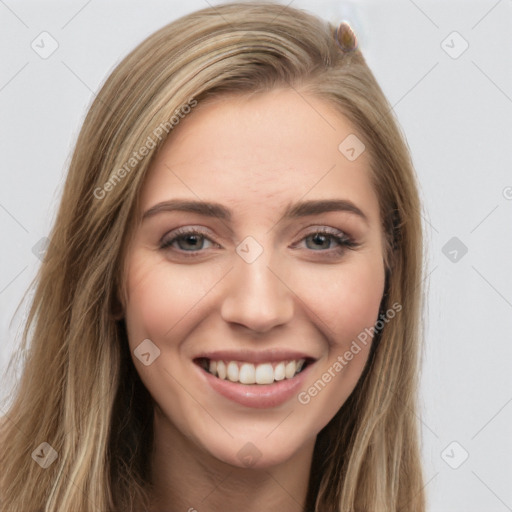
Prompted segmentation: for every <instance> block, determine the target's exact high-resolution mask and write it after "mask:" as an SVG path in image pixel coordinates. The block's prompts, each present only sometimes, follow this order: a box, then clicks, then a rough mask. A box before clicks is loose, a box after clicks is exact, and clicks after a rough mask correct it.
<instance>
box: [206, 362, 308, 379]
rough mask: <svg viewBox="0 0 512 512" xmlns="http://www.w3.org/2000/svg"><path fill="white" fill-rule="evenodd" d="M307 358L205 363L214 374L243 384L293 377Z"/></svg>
mask: <svg viewBox="0 0 512 512" xmlns="http://www.w3.org/2000/svg"><path fill="white" fill-rule="evenodd" d="M304 363H305V359H299V360H296V361H281V362H279V363H262V364H258V365H254V364H251V363H238V362H237V361H226V362H224V361H213V360H210V361H209V364H207V365H205V367H207V368H208V370H209V372H210V373H211V374H212V375H215V376H216V377H218V378H219V379H226V378H227V379H228V380H230V381H231V382H240V383H241V384H272V383H273V382H274V381H280V380H283V379H285V378H286V379H291V378H293V377H294V376H295V375H297V373H299V372H300V371H301V370H302V368H303V367H304Z"/></svg>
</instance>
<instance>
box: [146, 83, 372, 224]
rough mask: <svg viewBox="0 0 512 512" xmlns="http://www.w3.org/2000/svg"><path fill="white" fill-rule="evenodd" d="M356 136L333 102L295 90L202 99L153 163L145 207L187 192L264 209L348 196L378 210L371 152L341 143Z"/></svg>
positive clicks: (186, 195)
mask: <svg viewBox="0 0 512 512" xmlns="http://www.w3.org/2000/svg"><path fill="white" fill-rule="evenodd" d="M354 136H357V137H359V138H361V135H360V134H356V130H355V128H354V126H352V125H351V123H350V122H349V121H348V120H347V119H346V118H345V117H344V116H342V115H341V114H340V113H339V112H338V111H337V110H335V109H334V108H333V107H332V105H330V104H329V103H327V102H326V101H325V100H321V99H319V98H316V97H313V96H311V95H306V94H304V93H303V92H301V93H299V92H297V91H295V90H293V89H280V90H273V91H271V92H265V93H258V94H253V95H237V96H223V97H218V98H215V99H214V100H213V101H212V100H209V101H207V102H205V103H199V105H198V106H197V107H195V109H194V110H193V111H192V112H191V113H190V114H189V115H188V116H187V117H185V118H184V119H182V120H181V121H180V123H179V124H178V125H177V126H175V128H174V129H173V131H172V132H171V135H170V136H169V138H168V139H167V141H166V142H165V144H164V146H163V147H162V148H161V150H160V151H159V153H158V155H157V156H156V158H155V160H154V161H153V163H152V165H151V168H150V169H149V171H148V176H147V177H146V181H145V184H144V186H143V190H142V194H141V207H142V208H143V209H147V208H149V207H151V206H152V205H153V204H154V203H157V202H160V201H165V200H168V199H169V198H171V197H172V198H189V199H202V200H213V201H218V202H223V203H225V204H228V205H230V207H233V208H239V210H240V211H241V212H247V213H248V214H254V213H258V212H259V213H260V214H263V215H264V214H265V213H269V210H268V207H269V206H272V208H276V207H278V206H279V205H281V206H284V205H286V204H289V203H290V202H295V201H298V200H299V199H305V200H307V199H317V198H323V199H329V198H336V199H338V198H347V199H350V200H351V201H353V202H356V203H361V204H363V205H364V206H365V209H366V210H367V213H368V215H369V216H370V217H371V216H372V215H373V216H375V215H376V216H378V206H377V203H378V201H377V197H376V194H375V191H374V189H373V186H372V183H371V177H370V157H369V155H368V152H367V151H363V153H362V154H361V155H360V156H358V157H357V158H356V159H355V160H352V161H351V160H349V159H348V158H347V157H346V154H345V153H343V152H342V151H340V148H339V146H340V144H341V143H342V142H343V141H344V140H346V139H347V137H354ZM348 140H349V141H350V140H352V139H350V138H349V139H348ZM343 147H344V146H342V149H343Z"/></svg>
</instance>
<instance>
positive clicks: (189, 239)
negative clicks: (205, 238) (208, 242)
mask: <svg viewBox="0 0 512 512" xmlns="http://www.w3.org/2000/svg"><path fill="white" fill-rule="evenodd" d="M200 238H201V237H200V236H197V235H187V236H186V237H185V238H184V239H183V240H184V242H185V246H191V247H193V248H194V247H198V246H199V239H200Z"/></svg>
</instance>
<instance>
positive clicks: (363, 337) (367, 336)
mask: <svg viewBox="0 0 512 512" xmlns="http://www.w3.org/2000/svg"><path fill="white" fill-rule="evenodd" d="M401 310H402V305H401V304H400V303H398V302H395V303H394V304H393V305H392V306H391V307H390V308H389V309H388V310H387V311H386V312H385V313H384V314H383V315H381V316H380V317H379V319H378V320H377V322H375V325H374V326H373V327H370V328H368V327H366V328H365V329H364V331H361V332H360V333H359V334H358V335H357V339H355V340H352V343H351V345H350V348H349V349H348V350H346V351H345V352H344V353H343V354H341V355H339V356H338V357H337V359H336V361H335V362H334V363H333V364H332V365H331V366H330V367H329V368H328V369H327V370H326V371H325V372H324V373H323V374H322V375H321V377H320V378H319V379H317V380H316V381H315V382H314V384H313V385H311V386H310V387H309V388H308V389H307V390H305V391H301V392H300V393H299V394H298V395H297V399H298V401H299V402H300V403H301V404H302V405H307V404H309V402H311V399H312V398H314V397H315V396H317V395H318V393H320V392H321V391H322V390H323V389H324V388H325V387H326V386H327V384H329V382H331V380H332V379H334V378H335V377H336V375H338V374H339V373H340V372H341V370H343V368H345V366H347V365H348V363H349V362H350V361H352V359H353V358H354V356H355V355H357V354H359V352H361V350H362V348H361V345H363V346H366V345H367V344H368V341H371V340H372V339H373V336H374V335H375V333H376V332H377V331H380V330H382V329H383V328H384V326H385V325H386V324H387V323H388V322H389V321H390V320H392V319H393V318H395V316H396V314H397V313H399V312H400V311H401Z"/></svg>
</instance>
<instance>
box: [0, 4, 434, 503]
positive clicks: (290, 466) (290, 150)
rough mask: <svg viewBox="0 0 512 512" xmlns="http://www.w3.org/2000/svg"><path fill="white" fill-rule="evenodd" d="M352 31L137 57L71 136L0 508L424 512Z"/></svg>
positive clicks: (208, 30) (393, 195) (286, 18)
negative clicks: (70, 154)
mask: <svg viewBox="0 0 512 512" xmlns="http://www.w3.org/2000/svg"><path fill="white" fill-rule="evenodd" d="M419 209H420V205H419V200H418V194H417V190H416V182H415V176H414V172H413V169H412V165H411V161H410V158H409V155H408V152H407V148H406V145H405V143H404V141H403V139H402V138H401V135H400V132H399V129H398V127H397V124H396V122H395V120H394V119H393V117H392V114H391V109H390V106H389V104H388V103H387V101H386V99H385V97H384V95H383V93H382V91H381V89H380V88H379V86H378V84H377V83H376V81H375V79H374V77H373V75H372V73H371V71H370V70H369V68H368V67H367V65H366V63H365V61H364V58H363V56H362V54H361V52H360V51H359V50H358V49H357V45H356V41H355V36H354V34H353V33H352V31H351V29H350V27H349V26H348V25H347V24H345V23H342V24H341V25H340V26H339V27H338V28H336V27H333V26H332V25H330V24H327V23H325V22H323V21H321V20H319V19H318V18H316V17H314V16H312V15H309V14H307V13H305V12H302V11H299V10H296V9H293V8H290V7H283V6H281V5H276V4H272V3H261V2H257V3H243V4H237V3H233V4H226V5H222V6H216V7H214V8H213V7H212V8H209V9H204V10H202V11H199V12H195V13H192V14H190V15H188V16H185V17H183V18H181V19H179V20H177V21H175V22H173V23H171V24H170V25H167V26H166V27H164V28H162V29H161V30H159V31H158V32H156V33H155V34H153V35H152V36H151V37H149V38H148V39H147V40H146V41H144V42H143V43H142V44H140V45H139V46H138V47H137V48H136V49H135V50H134V51H133V52H132V53H131V54H130V55H128V56H127V57H126V58H125V59H124V60H123V62H122V63H121V64H120V65H119V66H118V67H117V68H116V69H115V70H114V72H113V73H112V75H111V76H110V77H109V78H108V80H107V81H106V83H105V85H104V86H103V88H102V90H101V91H100V93H99V94H98V96H97V98H96V99H95V101H94V103H93V105H92V107H91V109H90V112H89V114H88V116H87V118H86V120H85V122H84V126H83V128H82V130H81V133H80V136H79V138H78V141H77V145H76V149H75V152H74V155H73V159H72V162H71V165H70V169H69V174H68V177H67V181H66V185H65V190H64V193H63V197H62V202H61V206H60V210H59V213H58V217H57V220H56V222H55V226H54V228H53V232H52V234H51V244H50V247H49V249H48V252H47V254H46V257H45V261H44V263H43V266H42V268H41V270H40V273H39V276H38V282H37V289H36V294H35V297H34V302H33V306H32V309H31V311H30V315H29V319H28V322H27V327H26V329H25V333H24V334H25V336H24V341H25V342H26V343H28V341H27V338H28V332H29V327H30V326H32V328H33V332H32V333H31V340H30V349H29V352H28V356H27V361H26V366H25V369H24V373H23V377H22V380H21V383H20V385H19V389H18V391H17V396H16V397H15V399H14V401H13V404H12V406H11V408H10V409H9V410H8V411H7V414H6V415H5V417H4V418H3V420H4V421H3V427H2V450H1V455H0V461H1V466H2V474H1V476H0V479H1V480H0V481H1V490H2V500H3V510H8V511H13V512H14V511H16V512H21V511H23V512H25V511H27V510H44V511H45V512H50V511H51V512H61V511H62V512H63V511H69V510H73V511H77V512H81V511H83V512H85V511H90V510H102V511H104V510H109V511H123V512H125V511H133V512H135V511H137V512H138V511H141V510H149V511H152V512H156V511H164V510H165V511H171V512H174V511H176V510H189V511H193V510H198V511H200V512H203V511H210V510H224V511H230V510H239V509H241V508H244V509H245V510H263V509H265V510H279V511H295V510H297V511H298V510H308V511H310V510H311V511H318V512H320V511H321V512H325V511H333V512H334V511H346V512H348V511H379V512H380V511H397V510H414V511H420V512H421V511H423V510H424V496H423V491H422V487H423V483H422V472H421V466H420V454H419V448H418V431H417V429H418V426H417V419H416V415H415V412H416V405H415V401H416V398H415V395H416V386H417V379H418V376H417V372H418V361H417V359H418V354H419V342H420V338H419V335H420V328H419V320H420V311H421V300H420V298H421V281H422V279H421V277H422V254H421V252H422V240H421V223H420V217H419Z"/></svg>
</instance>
